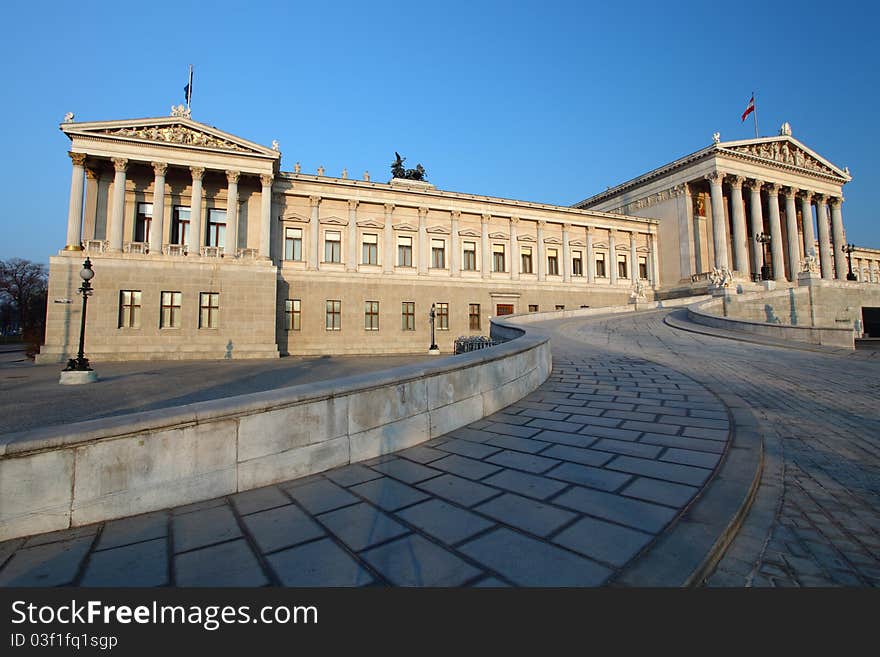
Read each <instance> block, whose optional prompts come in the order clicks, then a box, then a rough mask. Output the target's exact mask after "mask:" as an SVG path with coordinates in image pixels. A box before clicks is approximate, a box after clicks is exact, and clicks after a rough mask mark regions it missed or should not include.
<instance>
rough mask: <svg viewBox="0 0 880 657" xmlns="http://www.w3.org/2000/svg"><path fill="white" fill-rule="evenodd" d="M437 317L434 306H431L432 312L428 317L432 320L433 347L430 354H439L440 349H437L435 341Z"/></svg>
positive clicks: (430, 348) (429, 348) (429, 351)
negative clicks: (435, 321) (435, 320)
mask: <svg viewBox="0 0 880 657" xmlns="http://www.w3.org/2000/svg"><path fill="white" fill-rule="evenodd" d="M436 316H437V313H436V311H435V310H434V304H433V303H432V304H431V312H429V313H428V317H429V318H430V320H431V346H430V347H428V353H429V354H439V353H440V349H439V348H438V347H437V343H436V342H435V341H434V318H435V317H436Z"/></svg>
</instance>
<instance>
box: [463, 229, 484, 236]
mask: <svg viewBox="0 0 880 657" xmlns="http://www.w3.org/2000/svg"><path fill="white" fill-rule="evenodd" d="M458 234H459V235H461V236H462V237H480V233H478V232H477V231H475V230H471V229H470V228H465V229H464V230H460V231H458Z"/></svg>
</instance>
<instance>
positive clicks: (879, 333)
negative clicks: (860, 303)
mask: <svg viewBox="0 0 880 657" xmlns="http://www.w3.org/2000/svg"><path fill="white" fill-rule="evenodd" d="M862 331H864V333H865V337H866V338H880V308H862Z"/></svg>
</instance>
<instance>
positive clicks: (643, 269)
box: [639, 256, 648, 280]
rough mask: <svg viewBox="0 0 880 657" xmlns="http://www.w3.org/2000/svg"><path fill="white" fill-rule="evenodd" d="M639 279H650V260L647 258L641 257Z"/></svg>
mask: <svg viewBox="0 0 880 657" xmlns="http://www.w3.org/2000/svg"><path fill="white" fill-rule="evenodd" d="M639 278H644V279H646V280H647V278H648V258H647V256H639Z"/></svg>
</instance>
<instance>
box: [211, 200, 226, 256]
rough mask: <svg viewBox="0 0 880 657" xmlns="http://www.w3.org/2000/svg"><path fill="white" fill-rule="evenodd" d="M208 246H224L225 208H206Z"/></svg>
mask: <svg viewBox="0 0 880 657" xmlns="http://www.w3.org/2000/svg"><path fill="white" fill-rule="evenodd" d="M208 246H222V247H225V246H226V210H215V209H213V208H212V209H210V210H208Z"/></svg>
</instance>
